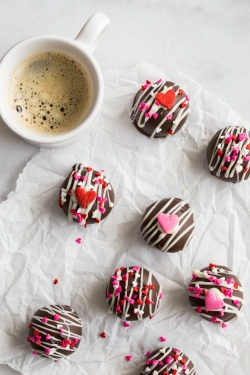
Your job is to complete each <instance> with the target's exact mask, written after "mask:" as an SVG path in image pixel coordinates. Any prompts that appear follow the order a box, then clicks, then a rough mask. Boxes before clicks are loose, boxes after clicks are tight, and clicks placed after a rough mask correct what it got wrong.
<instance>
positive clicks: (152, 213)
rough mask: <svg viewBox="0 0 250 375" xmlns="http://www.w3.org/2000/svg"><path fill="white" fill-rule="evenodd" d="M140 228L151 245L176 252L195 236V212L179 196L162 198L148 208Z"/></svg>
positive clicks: (165, 250)
mask: <svg viewBox="0 0 250 375" xmlns="http://www.w3.org/2000/svg"><path fill="white" fill-rule="evenodd" d="M140 229H141V233H142V236H143V238H144V239H145V241H147V243H148V244H149V245H150V246H153V247H155V248H157V249H158V250H161V251H164V252H170V253H175V252H177V251H180V250H183V249H184V248H185V247H186V246H187V245H188V244H189V242H190V241H191V239H192V237H193V231H194V218H193V212H192V210H191V208H190V206H189V204H188V203H187V202H185V201H183V200H181V199H179V198H165V199H161V200H160V201H157V202H154V203H152V204H151V205H150V206H149V207H148V208H147V209H146V211H145V212H144V214H143V216H142V221H141V225H140Z"/></svg>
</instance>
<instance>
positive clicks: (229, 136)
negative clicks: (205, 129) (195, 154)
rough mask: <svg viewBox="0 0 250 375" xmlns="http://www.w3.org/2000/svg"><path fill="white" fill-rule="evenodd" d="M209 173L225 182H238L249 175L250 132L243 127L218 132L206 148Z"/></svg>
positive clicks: (230, 127)
mask: <svg viewBox="0 0 250 375" xmlns="http://www.w3.org/2000/svg"><path fill="white" fill-rule="evenodd" d="M207 161H208V167H209V170H210V173H211V174H212V175H213V176H215V177H218V178H220V179H221V180H223V181H227V182H233V183H236V182H240V181H243V180H246V179H248V177H249V175H250V132H249V130H247V129H246V128H244V127H240V126H228V127H227V128H224V129H221V130H219V131H218V132H217V133H216V134H215V136H214V137H213V138H212V140H211V141H210V142H209V145H208V148H207Z"/></svg>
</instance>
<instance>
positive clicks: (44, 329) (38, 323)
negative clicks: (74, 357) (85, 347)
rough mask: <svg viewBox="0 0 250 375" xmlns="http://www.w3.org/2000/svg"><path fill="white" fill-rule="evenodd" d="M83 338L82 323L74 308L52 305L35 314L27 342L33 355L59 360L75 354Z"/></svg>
mask: <svg viewBox="0 0 250 375" xmlns="http://www.w3.org/2000/svg"><path fill="white" fill-rule="evenodd" d="M81 338H82V322H81V320H80V318H79V316H78V315H77V313H76V312H75V311H74V310H73V309H72V307H70V306H65V305H64V306H62V305H50V306H45V307H43V308H41V309H40V310H38V311H37V312H36V313H35V314H34V316H33V318H32V319H31V322H30V324H29V336H28V338H27V341H28V342H29V343H30V344H31V346H32V348H33V349H34V351H33V354H39V355H40V356H42V357H46V358H51V359H53V360H57V359H59V358H63V357H67V356H69V355H70V354H72V353H74V352H75V351H76V349H77V348H78V346H79V344H80V341H81Z"/></svg>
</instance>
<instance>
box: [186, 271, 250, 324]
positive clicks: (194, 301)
mask: <svg viewBox="0 0 250 375" xmlns="http://www.w3.org/2000/svg"><path fill="white" fill-rule="evenodd" d="M216 268H218V269H223V270H225V271H229V272H232V271H231V270H230V268H228V267H225V266H219V265H217V266H216ZM211 270H212V268H210V267H205V268H203V269H202V270H201V272H203V271H211ZM212 276H215V275H212ZM218 276H219V278H221V277H225V279H234V281H235V283H237V284H238V287H240V288H241V283H240V281H239V279H238V277H237V276H235V275H234V274H227V273H225V272H219V273H218ZM193 281H194V282H195V283H192V282H191V283H190V284H189V287H194V286H195V285H196V284H199V283H200V284H199V286H200V288H201V289H203V287H204V288H205V289H212V288H215V289H218V290H219V291H223V289H222V288H224V289H225V288H227V287H226V286H221V285H217V284H216V283H214V282H210V283H209V284H208V285H207V284H205V285H203V286H202V281H203V282H204V281H207V282H209V280H205V279H202V278H199V277H197V278H196V279H195V280H193ZM228 289H229V288H228ZM194 293H195V291H194V292H189V301H190V304H191V306H193V307H196V306H201V307H202V308H203V310H202V312H203V313H204V314H206V315H208V317H205V316H202V315H201V317H202V318H203V319H206V320H208V321H210V319H211V317H212V316H213V317H216V318H218V319H220V320H222V321H223V322H228V321H230V320H232V319H233V318H235V317H236V314H235V313H233V312H224V315H223V316H221V314H220V311H205V300H204V298H196V297H193V294H194ZM201 295H202V296H203V297H204V294H203V293H202V294H201ZM232 298H233V299H235V300H237V298H241V299H243V293H242V291H241V290H237V289H233V296H232ZM223 300H224V302H225V304H228V305H229V306H232V307H234V308H237V309H238V310H240V309H241V307H242V303H240V305H239V306H238V307H237V306H235V305H234V304H233V302H232V300H231V299H230V298H227V297H226V296H224V298H223ZM194 311H195V312H197V313H198V314H200V313H199V312H198V311H196V310H194ZM218 323H220V322H219V321H218Z"/></svg>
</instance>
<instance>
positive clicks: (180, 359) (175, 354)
mask: <svg viewBox="0 0 250 375" xmlns="http://www.w3.org/2000/svg"><path fill="white" fill-rule="evenodd" d="M147 354H148V353H147ZM141 375H196V371H195V368H194V364H193V362H192V361H191V360H190V359H189V358H188V357H187V356H186V355H185V354H184V353H183V352H182V351H181V350H179V349H174V348H171V347H169V346H165V347H164V348H160V349H157V350H154V351H153V352H152V353H150V352H149V355H147V359H146V360H145V365H144V367H143V370H142V372H141Z"/></svg>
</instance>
